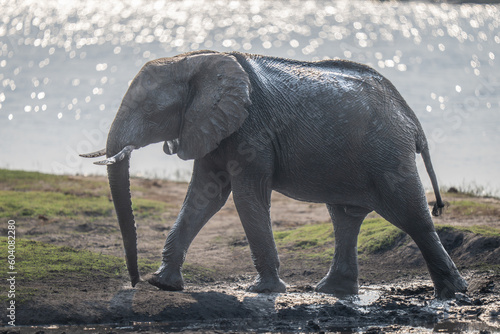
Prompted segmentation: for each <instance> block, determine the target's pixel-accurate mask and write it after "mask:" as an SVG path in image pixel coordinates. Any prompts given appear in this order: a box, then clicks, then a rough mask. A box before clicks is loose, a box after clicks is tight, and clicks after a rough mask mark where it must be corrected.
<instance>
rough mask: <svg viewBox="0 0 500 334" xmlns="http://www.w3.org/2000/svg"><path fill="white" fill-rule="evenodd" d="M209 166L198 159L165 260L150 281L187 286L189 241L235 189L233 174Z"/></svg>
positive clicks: (174, 288)
mask: <svg viewBox="0 0 500 334" xmlns="http://www.w3.org/2000/svg"><path fill="white" fill-rule="evenodd" d="M208 167H209V166H206V165H204V164H203V163H202V162H198V161H196V162H195V166H194V170H193V177H192V179H191V183H190V185H189V188H188V192H187V195H186V199H185V200H184V204H183V206H182V208H181V211H180V213H179V216H178V217H177V220H176V222H175V224H174V226H173V227H172V230H171V231H170V233H169V234H168V237H167V241H166V242H165V247H164V248H163V252H162V255H163V259H162V264H161V266H160V268H159V269H158V270H157V271H156V272H155V273H154V274H153V276H152V277H151V278H150V279H149V283H151V284H152V285H154V286H157V287H158V288H160V289H162V290H170V291H178V290H182V289H183V288H184V280H183V279H182V273H181V268H182V264H183V263H184V259H185V257H186V253H187V250H188V248H189V245H190V244H191V242H192V241H193V239H194V238H195V237H196V235H197V234H198V232H199V231H200V230H201V228H202V227H203V226H204V225H205V224H206V223H207V221H208V220H209V219H210V218H211V217H212V216H213V215H214V214H215V213H217V212H218V211H219V210H220V208H222V206H224V204H225V203H226V200H227V198H228V196H229V194H230V193H231V184H230V179H229V174H225V172H222V171H215V172H214V173H210V171H212V170H210V169H208ZM223 174H224V175H223ZM210 175H212V176H210ZM213 175H219V177H213Z"/></svg>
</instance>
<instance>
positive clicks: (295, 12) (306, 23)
mask: <svg viewBox="0 0 500 334" xmlns="http://www.w3.org/2000/svg"><path fill="white" fill-rule="evenodd" d="M0 8H2V11H0V168H9V169H22V170H34V171H41V172H47V173H65V174H84V175H88V174H104V173H105V168H103V167H100V166H94V165H93V164H92V163H91V161H89V160H84V159H82V158H79V157H78V153H81V152H89V151H94V150H98V149H100V148H102V147H104V145H105V141H106V134H107V131H108V129H109V125H110V122H111V121H112V120H113V118H114V115H115V113H116V110H117V108H118V106H119V103H120V101H121V97H122V96H123V94H124V93H125V91H126V89H127V87H128V84H129V82H130V80H132V79H133V77H134V76H135V74H136V73H137V72H138V70H139V69H140V68H141V66H142V65H143V64H144V63H145V62H146V61H148V60H151V59H155V58H159V57H168V56H173V55H176V54H178V53H182V52H186V51H190V50H198V49H212V50H217V51H233V50H235V51H241V52H251V53H260V54H266V55H273V56H279V57H289V58H295V59H300V60H320V59H327V58H342V59H350V60H354V61H358V62H361V63H365V64H369V65H371V66H372V67H374V68H375V69H376V70H378V71H379V72H380V73H382V74H383V75H384V76H386V77H387V78H388V79H390V80H391V81H392V82H393V83H394V84H395V86H396V87H397V88H398V89H399V91H400V92H401V94H402V95H403V97H404V98H405V99H406V100H407V102H408V104H409V105H410V106H411V107H412V108H413V110H414V111H415V113H416V114H417V116H418V118H419V119H420V121H421V123H422V125H423V127H424V130H425V131H426V134H427V137H428V140H429V142H430V144H431V149H432V151H431V154H432V159H433V162H434V166H435V169H436V173H437V175H438V179H439V182H440V184H441V186H444V187H450V186H455V187H462V188H463V189H471V190H474V191H476V192H478V193H489V194H496V195H498V194H500V168H499V166H500V155H499V153H498V151H499V144H500V79H499V78H500V29H499V25H500V6H498V5H475V4H433V3H426V2H413V1H412V2H372V1H346V0H345V1H288V0H287V1H259V0H254V1H164V0H158V1H145V0H124V1H120V2H118V1H111V0H98V1H97V0H77V1H67V2H62V1H54V0H46V1H32V0H0ZM417 162H418V165H419V169H420V170H421V175H422V180H423V182H424V185H425V186H426V187H428V188H429V187H430V182H429V181H428V177H427V176H426V175H425V172H424V171H423V168H422V167H423V163H422V162H421V158H420V157H417ZM191 168H192V162H184V161H181V160H180V159H179V158H177V157H173V156H166V155H165V154H163V152H162V147H161V145H150V146H149V147H146V148H144V149H141V150H139V151H136V152H134V154H133V158H132V166H131V171H132V173H133V174H134V175H138V176H144V177H160V178H167V179H177V180H188V179H189V177H190V173H191Z"/></svg>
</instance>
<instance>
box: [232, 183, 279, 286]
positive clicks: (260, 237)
mask: <svg viewBox="0 0 500 334" xmlns="http://www.w3.org/2000/svg"><path fill="white" fill-rule="evenodd" d="M259 181H260V180H258V181H255V180H253V178H241V179H239V180H238V182H234V183H233V199H234V204H235V205H236V209H237V210H238V214H239V216H240V219H241V223H242V225H243V228H244V230H245V234H246V236H247V239H248V243H249V245H250V250H251V252H252V259H253V262H254V266H255V269H256V270H257V273H258V275H257V278H256V279H255V282H254V283H253V284H252V285H251V286H250V287H249V288H248V291H250V292H259V293H262V292H265V293H270V292H285V291H286V285H285V283H284V282H283V281H282V280H281V279H280V278H279V267H280V262H279V257H278V251H277V249H276V244H275V242H274V237H273V231H272V227H271V217H270V211H269V209H270V206H271V202H270V201H271V189H270V188H269V187H267V186H266V182H262V183H261V182H259Z"/></svg>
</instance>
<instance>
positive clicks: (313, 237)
mask: <svg viewBox="0 0 500 334" xmlns="http://www.w3.org/2000/svg"><path fill="white" fill-rule="evenodd" d="M148 182H149V183H137V182H136V183H135V185H133V188H132V192H133V193H134V196H133V205H134V212H135V215H136V217H138V218H139V219H140V222H141V223H144V224H145V225H146V227H147V228H151V229H152V231H153V232H150V233H153V234H155V235H154V236H157V234H163V236H165V235H166V233H168V229H169V227H162V224H160V223H163V221H164V220H166V218H165V214H167V215H168V220H169V221H170V222H172V221H173V219H174V218H173V217H175V215H176V214H177V212H178V208H177V207H176V208H175V209H174V208H173V207H172V206H171V205H170V204H167V203H165V201H164V200H160V199H159V198H158V199H156V198H155V197H154V196H152V195H151V192H152V188H151V187H155V182H154V181H148ZM156 187H159V186H158V185H156ZM167 193H168V194H169V196H173V195H172V194H171V193H170V192H169V191H167ZM175 196H177V197H178V196H180V195H175ZM146 197H147V198H146ZM444 197H445V198H446V199H450V200H449V203H450V206H449V207H448V208H447V212H446V214H445V217H446V216H447V217H449V218H448V219H449V220H450V221H453V220H454V219H456V220H458V221H461V222H462V224H461V225H450V224H447V223H446V221H444V222H441V223H440V222H439V221H436V222H437V224H436V226H437V230H438V232H439V233H440V235H441V236H442V238H445V239H446V240H447V241H446V240H445V241H446V242H447V243H446V244H445V246H446V247H455V248H450V250H449V251H450V252H455V253H456V254H458V255H457V257H460V258H461V259H462V260H463V259H464V258H465V255H463V254H465V253H467V252H471V253H474V252H475V253H474V254H475V255H474V256H476V257H477V258H472V257H471V258H467V260H463V261H469V262H463V263H466V264H467V265H468V266H469V267H474V266H475V267H477V268H482V269H487V270H495V271H499V269H498V268H500V266H499V264H500V263H496V262H494V261H493V262H491V263H488V261H489V260H488V261H486V260H485V261H482V260H481V259H482V257H483V254H486V253H481V252H482V251H483V250H481V247H484V248H485V249H487V248H488V247H490V248H491V249H487V250H488V251H490V252H493V251H496V248H498V247H497V246H495V245H496V244H497V242H498V241H499V240H500V223H498V222H499V221H500V219H499V217H500V201H498V200H496V199H491V200H485V199H484V198H481V197H474V196H470V195H467V194H462V193H459V194H456V193H454V194H444ZM179 202H182V200H181V199H180V200H179ZM235 214H236V213H235ZM370 217H371V218H370V219H366V220H365V222H364V223H363V225H362V227H361V231H360V234H359V239H358V241H359V242H358V244H359V247H358V252H359V254H360V261H361V262H363V261H367V262H369V261H370V259H372V258H374V257H376V256H379V255H380V254H392V255H393V256H394V258H395V259H396V261H397V260H398V256H397V254H398V252H401V253H405V252H406V253H405V254H407V253H408V249H409V248H408V247H409V246H408V245H409V243H410V240H409V238H408V237H407V236H406V235H405V234H404V233H403V232H402V231H400V230H399V229H397V228H396V227H394V226H393V225H391V224H390V223H388V222H387V221H385V220H384V219H382V218H380V217H376V216H370ZM478 217H479V218H481V219H482V218H484V219H483V220H480V221H485V222H490V223H489V224H484V225H483V224H477V221H478V220H477V219H478ZM0 218H1V219H2V220H3V221H5V222H6V221H7V220H9V219H13V220H16V226H19V229H21V226H22V228H23V233H20V232H19V231H17V232H18V235H17V239H16V254H15V255H16V270H17V272H18V273H19V280H20V281H19V282H20V284H21V286H23V289H22V290H20V291H19V298H18V300H19V301H25V300H30V298H32V297H33V296H35V295H37V294H39V293H41V291H46V289H48V288H47V287H46V285H50V286H51V289H56V288H54V287H57V286H58V285H60V283H61V282H63V281H64V282H66V283H65V284H66V285H71V284H73V283H72V282H77V283H76V284H77V285H78V282H96V284H97V285H98V286H102V285H103V284H104V285H105V284H107V283H106V282H111V281H113V282H115V283H113V284H122V283H116V282H124V281H127V276H128V274H127V272H126V268H125V261H124V259H123V256H114V255H109V254H108V255H104V254H102V253H100V252H98V251H96V249H99V247H104V246H103V245H102V244H96V243H97V241H95V240H94V239H93V238H92V234H94V235H97V236H100V237H101V238H103V240H100V241H99V242H101V243H107V244H109V243H111V244H113V245H114V247H115V249H119V250H120V252H121V247H122V246H121V237H120V235H119V231H118V229H117V223H116V217H115V213H114V208H113V203H112V201H111V200H110V195H109V190H108V185H107V182H106V180H105V179H104V178H99V177H95V178H92V177H90V178H84V177H73V176H56V175H47V174H41V173H31V172H19V171H10V170H1V169H0ZM147 222H150V223H147ZM467 222H471V223H470V224H469V223H467ZM491 222H493V223H491ZM495 222H496V223H495ZM148 224H149V225H148ZM47 226H49V227H50V228H51V229H49V230H47V231H48V232H45V234H43V233H42V232H40V230H41V229H43V228H47ZM60 226H66V227H65V228H66V230H67V231H68V232H65V233H66V235H65V238H67V239H64V238H63V236H59V235H58V229H61V227H60ZM146 227H144V228H146ZM2 232H3V233H2V237H0V245H1V247H0V252H1V254H2V256H3V257H4V258H7V254H8V252H7V251H8V249H7V238H6V237H5V236H6V235H7V224H5V226H4V227H3V228H2ZM83 236H86V237H88V238H87V239H85V242H84V243H83V244H81V243H80V244H78V243H77V242H75V240H78V239H79V238H81V237H83ZM274 236H275V240H276V244H277V246H278V248H279V252H280V256H282V257H283V258H284V259H285V263H284V266H285V267H286V266H288V267H289V268H293V265H294V261H297V260H300V261H303V262H304V263H306V265H310V266H311V268H313V269H314V268H315V267H318V268H319V267H321V270H324V268H327V267H325V265H328V264H329V262H330V261H331V259H332V257H333V251H334V243H335V240H334V235H333V227H332V224H331V222H316V223H314V224H306V225H302V226H299V227H296V228H289V229H284V230H280V231H277V232H275V233H274ZM34 238H38V240H43V242H42V241H35V240H32V239H34ZM159 239H161V238H159ZM448 239H449V240H448ZM61 240H63V241H61ZM66 240H68V241H66ZM163 240H164V239H163ZM457 240H458V241H457ZM141 241H143V240H139V242H141ZM54 242H55V243H57V244H58V245H55V244H54ZM87 242H88V244H87ZM443 243H445V242H443ZM228 244H229V243H226V242H225V241H224V240H219V239H217V238H215V239H214V242H212V244H211V245H212V246H210V247H227V248H228V251H227V252H231V250H230V249H231V247H233V248H238V247H240V248H241V249H247V248H248V246H247V245H245V243H242V245H240V246H234V245H232V246H229V245H228ZM457 245H458V246H457ZM471 245H472V246H471ZM492 245H493V246H492ZM473 246H474V247H475V248H471V247H473ZM86 247H88V249H93V252H91V251H89V250H88V249H86ZM405 247H406V248H405ZM456 247H462V248H463V249H462V248H460V249H458V248H456ZM467 247H468V248H467ZM492 247H493V248H492ZM495 247H496V248H495ZM115 253H116V252H115ZM115 253H113V254H115ZM119 255H121V254H119ZM412 256H413V255H412ZM418 256H419V255H418ZM452 256H453V255H452ZM388 258H389V259H390V257H388ZM287 261H288V262H287ZM388 261H389V260H388ZM158 264H159V263H155V262H153V261H152V260H144V259H142V260H141V262H140V268H141V272H142V273H150V272H153V271H154V270H155V269H156V268H157V266H158ZM424 270H425V268H424ZM318 271H320V270H318ZM184 274H185V278H186V279H187V280H188V281H191V282H200V281H201V282H210V281H213V280H216V279H220V277H221V274H220V273H218V272H217V270H215V269H213V267H212V266H211V264H207V265H204V264H203V265H200V264H190V263H188V264H186V265H185V266H184ZM231 274H232V273H231ZM6 284H7V283H6V282H0V288H1V289H3V290H2V291H6V290H5V289H6V288H7V285H6ZM110 284H111V283H110ZM0 300H3V301H5V300H6V297H5V296H4V297H2V298H0Z"/></svg>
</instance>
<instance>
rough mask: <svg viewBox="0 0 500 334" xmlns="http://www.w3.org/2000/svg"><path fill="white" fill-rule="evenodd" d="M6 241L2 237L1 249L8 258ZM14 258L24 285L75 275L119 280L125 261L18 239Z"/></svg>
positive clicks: (0, 239) (0, 238)
mask: <svg viewBox="0 0 500 334" xmlns="http://www.w3.org/2000/svg"><path fill="white" fill-rule="evenodd" d="M6 240H7V238H5V237H0V241H1V248H0V249H1V252H2V254H5V257H7V241H6ZM15 255H16V271H17V272H18V275H19V277H20V279H21V280H22V281H25V282H28V281H35V280H38V281H41V280H44V279H49V278H54V277H59V276H61V275H68V274H72V273H78V274H81V275H83V276H85V275H92V276H103V277H111V278H113V277H114V278H116V277H119V276H121V275H122V272H123V269H124V268H125V260H124V259H121V258H118V257H114V256H108V255H102V254H95V253H92V252H90V251H86V250H76V249H74V248H71V247H61V246H54V245H51V244H47V243H43V242H38V241H32V240H27V239H20V238H17V239H16V253H15Z"/></svg>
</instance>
